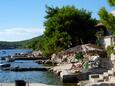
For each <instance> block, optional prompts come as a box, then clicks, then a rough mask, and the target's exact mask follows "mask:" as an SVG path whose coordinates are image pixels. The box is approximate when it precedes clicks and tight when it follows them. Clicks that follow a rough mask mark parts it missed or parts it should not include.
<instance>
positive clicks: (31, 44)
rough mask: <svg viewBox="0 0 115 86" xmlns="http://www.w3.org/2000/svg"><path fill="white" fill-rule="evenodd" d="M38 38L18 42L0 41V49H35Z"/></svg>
mask: <svg viewBox="0 0 115 86" xmlns="http://www.w3.org/2000/svg"><path fill="white" fill-rule="evenodd" d="M40 37H41V36H38V37H34V38H32V39H29V40H24V41H18V42H7V41H0V49H13V48H29V49H37V48H35V47H36V46H37V43H38V41H39V38H40Z"/></svg>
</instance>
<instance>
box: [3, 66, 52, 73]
mask: <svg viewBox="0 0 115 86" xmlns="http://www.w3.org/2000/svg"><path fill="white" fill-rule="evenodd" d="M49 69H50V67H40V68H17V67H14V68H4V69H3V70H4V71H17V72H18V71H48V70H49Z"/></svg>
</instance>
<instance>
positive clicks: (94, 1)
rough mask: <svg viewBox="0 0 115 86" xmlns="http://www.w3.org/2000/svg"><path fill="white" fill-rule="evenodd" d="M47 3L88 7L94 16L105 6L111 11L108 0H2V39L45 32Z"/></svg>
mask: <svg viewBox="0 0 115 86" xmlns="http://www.w3.org/2000/svg"><path fill="white" fill-rule="evenodd" d="M46 5H48V6H53V7H55V6H58V7H62V6H66V5H74V6H75V7H76V8H78V9H81V8H84V9H87V10H89V11H91V12H92V17H93V18H97V19H99V17H98V11H99V9H100V8H101V7H103V6H105V7H106V8H107V10H108V11H109V12H110V11H112V9H111V8H110V7H109V5H108V3H107V0H0V41H20V40H25V39H29V38H32V37H36V36H38V35H41V34H43V31H44V27H43V22H44V20H45V19H44V16H45V15H46V13H45V10H46V8H45V7H46Z"/></svg>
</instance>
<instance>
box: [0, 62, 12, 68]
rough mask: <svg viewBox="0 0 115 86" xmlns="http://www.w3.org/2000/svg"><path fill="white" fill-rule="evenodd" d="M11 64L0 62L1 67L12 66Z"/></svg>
mask: <svg viewBox="0 0 115 86" xmlns="http://www.w3.org/2000/svg"><path fill="white" fill-rule="evenodd" d="M10 66H11V65H10V64H7V63H3V64H2V63H1V64H0V68H7V67H10Z"/></svg>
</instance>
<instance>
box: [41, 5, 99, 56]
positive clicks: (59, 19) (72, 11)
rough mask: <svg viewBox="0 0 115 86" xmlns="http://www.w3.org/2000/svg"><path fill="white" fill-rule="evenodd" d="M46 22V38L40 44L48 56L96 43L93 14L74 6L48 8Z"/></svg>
mask: <svg viewBox="0 0 115 86" xmlns="http://www.w3.org/2000/svg"><path fill="white" fill-rule="evenodd" d="M46 13H47V15H46V16H45V18H46V21H45V22H44V26H45V32H44V37H43V39H42V40H41V42H40V46H41V48H40V49H42V51H43V53H44V54H45V55H46V56H48V55H51V54H52V53H55V52H58V51H60V50H64V49H67V48H69V47H72V46H76V45H78V44H81V43H88V42H89V41H92V40H93V41H95V33H96V31H95V29H94V25H96V24H97V21H96V20H95V19H92V18H91V13H90V12H88V11H86V10H84V9H81V10H78V9H76V8H75V7H73V6H66V7H62V8H57V7H56V8H52V7H47V10H46Z"/></svg>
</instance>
